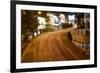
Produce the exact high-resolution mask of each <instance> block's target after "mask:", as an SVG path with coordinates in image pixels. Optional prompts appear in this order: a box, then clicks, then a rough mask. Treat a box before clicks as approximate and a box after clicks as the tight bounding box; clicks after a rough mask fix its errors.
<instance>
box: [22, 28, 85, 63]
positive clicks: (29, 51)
mask: <svg viewBox="0 0 100 73" xmlns="http://www.w3.org/2000/svg"><path fill="white" fill-rule="evenodd" d="M73 29H74V28H68V29H62V30H57V31H54V32H46V33H43V34H41V35H39V36H38V37H36V38H35V39H32V41H31V42H30V43H29V44H28V46H27V47H26V49H25V51H24V52H23V54H22V58H21V59H22V62H44V61H64V60H83V59H87V56H86V55H85V52H84V51H83V50H82V49H80V48H78V47H76V46H75V45H74V44H73V43H72V42H71V40H70V39H69V38H68V32H69V31H71V30H73Z"/></svg>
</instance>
